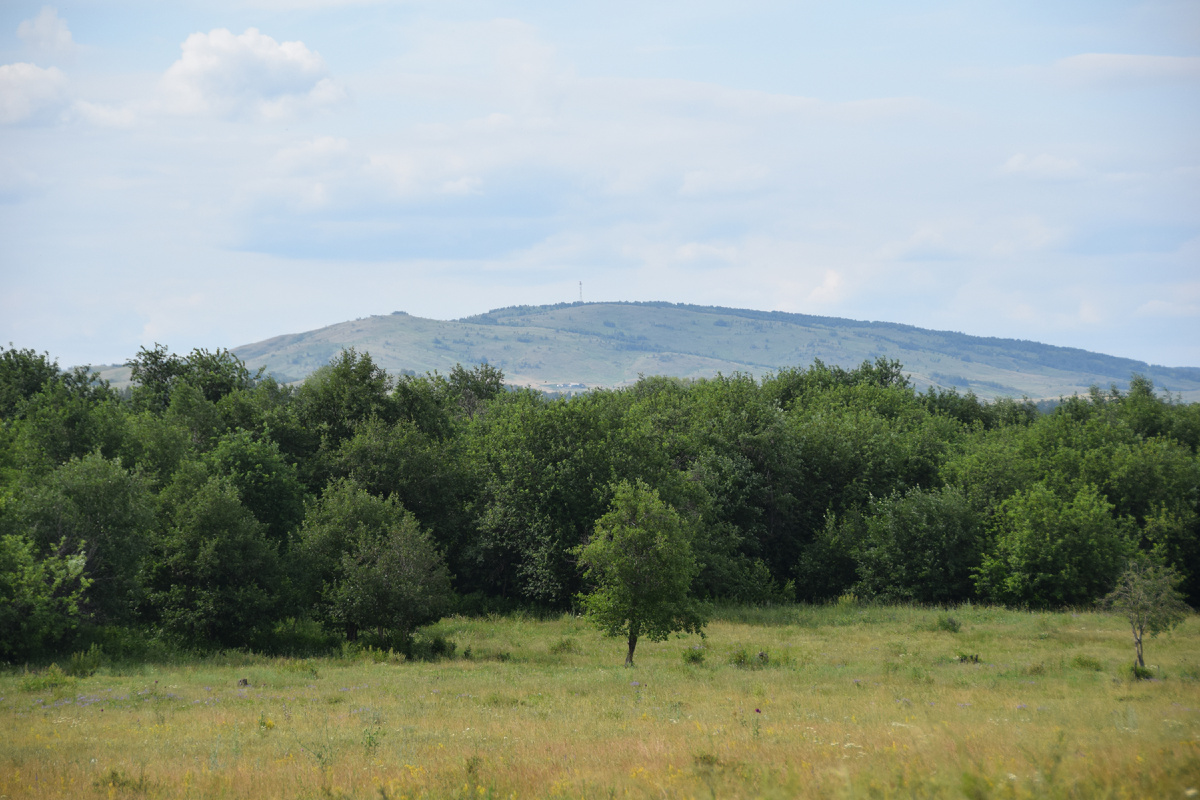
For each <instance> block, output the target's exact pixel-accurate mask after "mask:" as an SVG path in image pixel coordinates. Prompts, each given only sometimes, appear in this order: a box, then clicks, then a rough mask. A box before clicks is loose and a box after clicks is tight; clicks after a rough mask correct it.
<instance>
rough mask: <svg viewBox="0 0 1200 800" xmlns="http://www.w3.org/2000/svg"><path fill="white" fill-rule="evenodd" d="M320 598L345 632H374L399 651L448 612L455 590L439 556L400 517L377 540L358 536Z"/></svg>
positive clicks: (409, 519) (407, 517)
mask: <svg viewBox="0 0 1200 800" xmlns="http://www.w3.org/2000/svg"><path fill="white" fill-rule="evenodd" d="M325 597H326V600H327V602H328V603H329V607H330V616H331V617H332V619H333V620H334V621H335V622H338V623H341V624H342V625H344V626H345V627H346V629H347V630H350V631H358V630H360V629H371V628H373V629H375V631H376V632H377V634H378V635H379V637H380V639H382V640H387V639H390V638H391V637H393V636H394V637H396V638H398V640H399V642H400V644H401V645H404V644H407V643H409V642H410V641H411V640H412V635H413V632H414V631H416V629H417V628H419V627H421V626H422V625H428V624H430V623H431V622H437V621H438V620H439V619H441V618H442V617H443V616H444V615H445V614H446V612H447V611H449V610H450V607H451V605H452V603H453V600H454V590H453V589H452V588H451V586H450V573H449V572H448V571H447V569H446V562H445V561H444V560H443V559H442V556H441V553H439V552H438V551H437V548H436V547H434V544H433V542H432V541H431V540H430V539H429V536H428V534H426V533H425V532H424V531H422V530H421V529H420V526H419V524H418V522H417V518H416V517H414V516H413V515H412V514H408V513H404V516H403V517H402V519H401V520H400V522H399V524H398V525H395V526H394V527H392V528H390V529H389V530H388V531H387V532H386V533H384V534H383V535H382V536H380V535H378V534H376V533H374V532H369V531H368V532H360V534H359V537H358V541H357V542H355V543H354V549H353V550H352V551H351V552H349V553H346V554H345V555H343V556H342V564H341V578H340V579H339V580H338V581H336V582H335V583H333V584H331V585H328V586H327V587H326V589H325Z"/></svg>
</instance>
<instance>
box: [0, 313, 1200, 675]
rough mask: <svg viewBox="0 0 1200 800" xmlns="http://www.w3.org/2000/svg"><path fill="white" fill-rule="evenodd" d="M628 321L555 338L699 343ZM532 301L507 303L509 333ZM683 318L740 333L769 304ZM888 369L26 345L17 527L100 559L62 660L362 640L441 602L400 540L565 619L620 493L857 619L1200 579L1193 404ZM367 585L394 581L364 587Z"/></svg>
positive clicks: (8, 448)
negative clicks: (568, 378)
mask: <svg viewBox="0 0 1200 800" xmlns="http://www.w3.org/2000/svg"><path fill="white" fill-rule="evenodd" d="M622 308H623V307H617V308H616V311H618V312H621V313H615V312H614V316H613V317H612V318H611V319H608V318H605V319H603V320H602V319H600V318H595V319H591V321H590V322H589V321H586V320H584V319H583V316H579V317H576V318H575V319H572V315H573V314H575V313H576V311H577V310H578V309H577V307H576V306H570V305H568V306H563V307H562V308H559V309H556V310H554V311H553V313H554V314H556V315H558V316H557V317H556V319H558V321H559V322H561V323H562V324H563V325H564V326H566V328H564V329H563V330H564V332H565V331H566V329H567V328H570V329H571V330H576V329H578V330H580V331H586V332H587V334H588V335H594V336H599V337H603V339H604V341H605V342H607V343H609V344H611V345H612V346H614V347H618V348H623V349H638V348H642V347H644V346H645V345H644V344H643V343H644V341H646V340H644V339H643V338H642V337H643V336H646V337H648V338H652V337H653V336H658V335H662V336H670V337H675V339H677V340H678V341H679V342H680V343H682V342H684V341H689V340H691V339H692V338H694V336H693V334H694V331H688V330H683V329H680V330H675V329H671V330H668V328H669V327H670V326H666V327H661V326H660V327H656V328H655V327H653V326H648V325H644V324H642V323H635V317H636V316H637V315H636V314H634V313H633V311H630V313H629V314H625V313H624V312H623V311H622ZM521 313H525V312H518V311H513V312H512V313H509V312H503V313H498V314H497V315H496V316H495V318H494V320H493V321H494V322H495V323H496V324H495V325H493V326H492V328H489V331H492V330H494V331H495V332H496V333H497V334H499V335H501V337H502V339H501V340H497V341H502V340H503V337H504V336H507V335H508V333H510V332H513V331H519V330H520V328H519V325H518V323H520V321H521V320H520V315H521ZM686 314H687V315H688V318H689V319H690V320H691V321H692V322H695V323H696V327H697V328H700V327H704V326H707V327H713V326H714V323H721V325H718V326H717V328H719V329H720V330H721V335H722V336H725V337H728V336H729V334H730V333H732V332H734V331H735V330H737V329H738V328H739V327H744V328H747V329H750V328H753V329H755V330H760V329H761V330H765V326H768V325H772V324H775V323H777V322H778V321H779V319H777V318H776V317H775V316H771V315H765V316H764V315H759V316H754V315H750V316H736V315H735V316H730V315H728V314H725V313H724V312H720V311H719V310H715V309H687V310H686ZM514 315H515V316H514ZM585 316H586V315H585ZM789 319H790V318H789ZM602 322H607V323H608V324H607V325H605V324H602ZM509 323H513V325H509ZM689 327H690V326H689ZM835 327H836V326H835ZM652 328H653V330H652ZM830 333H831V334H833V333H835V331H833V329H830ZM951 338H953V337H951ZM487 341H489V342H491V341H492V340H491V339H490V338H489V339H487ZM906 341H907V339H906ZM481 343H482V340H481ZM471 344H472V346H474V342H472V343H471ZM489 346H490V345H489ZM497 346H499V345H497ZM319 352H324V353H328V352H331V351H330V350H328V349H325V348H324V346H323V345H322V347H321V349H320V350H319ZM480 352H481V354H482V350H480ZM309 357H312V356H309V355H306V356H305V358H309ZM1031 357H1032V356H1031ZM871 358H872V359H874V360H869V361H863V362H861V363H860V364H859V365H858V366H851V364H852V363H853V362H851V361H847V360H842V361H839V362H837V363H828V364H827V363H823V362H821V361H819V360H818V361H814V362H813V363H812V364H811V365H809V366H806V367H805V366H799V367H791V368H784V369H781V370H780V371H779V372H778V373H776V374H774V375H769V376H767V377H766V378H764V379H762V380H756V379H755V378H754V377H752V376H751V375H748V374H743V373H733V374H730V375H717V376H716V377H714V378H706V379H679V378H669V377H663V376H652V377H643V378H641V379H639V380H638V381H637V382H636V383H635V384H633V385H631V386H629V387H628V388H624V389H620V390H611V391H610V390H592V391H588V392H585V393H581V394H578V395H576V396H572V397H569V398H568V397H564V398H559V399H556V400H551V399H548V398H547V397H546V396H544V395H541V394H539V393H537V392H533V391H530V390H513V389H512V387H507V386H505V384H504V380H505V377H504V374H503V373H502V372H501V371H500V369H498V368H497V367H495V366H493V365H492V364H489V363H487V362H483V363H478V364H475V365H474V366H463V365H458V366H456V367H455V368H454V369H453V370H451V372H450V374H449V375H439V374H437V373H436V372H435V373H432V374H425V375H422V376H418V375H416V374H415V373H411V372H406V374H404V375H402V376H392V375H389V374H388V373H387V372H386V371H384V370H383V369H382V368H380V366H379V365H378V364H377V363H376V362H375V361H374V360H373V359H372V357H371V356H370V355H369V354H368V353H366V352H365V351H362V350H358V351H356V350H353V349H348V350H344V351H341V352H339V353H337V355H335V356H334V357H333V358H332V359H330V361H329V363H327V364H325V366H324V367H323V368H321V369H320V370H318V371H317V373H315V374H314V375H312V376H311V377H310V378H309V379H308V380H307V381H305V382H304V384H303V385H301V386H299V387H298V388H293V387H291V386H287V385H282V384H280V383H278V382H277V381H275V380H273V379H271V378H269V377H263V376H262V374H261V372H260V373H259V374H251V371H250V370H249V369H247V368H246V366H245V364H244V363H242V362H241V360H240V359H238V358H237V357H235V356H234V355H233V354H231V353H229V352H228V351H223V350H217V351H215V352H209V351H206V350H194V351H192V352H191V353H190V354H188V355H182V356H181V355H175V354H172V353H171V352H170V351H169V350H168V349H167V348H166V347H165V346H163V345H157V344H156V345H155V346H154V347H153V348H143V349H142V351H141V352H140V353H139V354H138V355H137V356H136V357H135V358H134V359H131V361H130V362H129V363H130V367H131V372H133V373H134V377H135V386H134V387H133V389H132V390H123V391H122V392H114V391H113V390H112V389H111V387H110V386H108V385H107V384H106V383H105V382H104V381H102V380H100V379H99V378H98V376H97V375H95V374H94V373H92V372H91V371H90V370H88V369H86V368H76V369H72V370H68V371H61V370H59V369H58V367H57V365H56V364H55V363H54V362H53V361H52V359H50V357H49V356H48V355H39V354H37V353H35V352H33V351H27V350H17V349H14V348H12V347H11V346H10V348H9V349H7V350H3V349H0V535H6V536H16V537H17V539H16V540H13V541H19V542H22V543H25V544H23V545H22V547H24V546H25V545H28V546H30V547H32V550H31V551H30V557H31V558H32V559H33V564H35V565H43V566H45V565H52V564H54V563H56V562H55V561H54V559H59V558H65V557H68V556H70V555H71V554H76V553H81V554H82V556H83V557H84V562H83V568H82V569H83V571H82V572H81V573H80V575H79V576H78V577H79V579H80V582H83V581H85V580H86V581H89V582H90V586H89V587H88V589H87V591H86V592H85V593H83V594H81V595H80V597H79V602H78V607H77V609H76V610H75V611H73V612H71V613H70V614H67V615H66V616H67V618H69V619H71V620H74V622H71V623H70V624H72V625H73V624H78V625H79V626H80V630H79V632H78V636H77V637H75V641H72V636H71V635H70V633H71V629H70V625H68V628H67V629H65V632H64V633H63V634H62V635H57V634H56V635H55V636H49V637H48V638H46V637H43V638H44V642H45V643H44V647H45V648H48V649H49V650H50V651H56V648H57V649H61V648H68V647H73V646H79V647H82V646H85V645H86V644H88V643H90V642H92V641H96V642H98V643H102V644H103V646H104V648H105V652H108V653H114V654H118V653H127V654H128V653H133V652H135V651H136V652H149V651H148V650H147V648H148V647H150V646H153V647H163V646H167V645H165V644H164V643H163V640H161V639H155V638H154V637H155V636H156V634H158V633H165V634H167V635H168V638H171V639H173V640H175V641H183V640H189V641H193V642H195V643H196V644H198V645H200V646H227V645H228V644H231V643H237V644H239V645H245V644H254V645H255V646H263V647H272V648H277V649H281V650H288V649H289V648H291V649H296V648H309V650H311V649H312V648H314V647H315V648H320V647H322V646H325V645H326V644H328V643H329V642H331V641H335V640H337V639H339V638H343V637H346V636H354V635H356V633H357V631H358V630H359V629H360V628H361V629H362V630H363V631H364V632H369V631H372V630H373V631H376V633H379V632H380V631H382V632H383V637H384V638H390V639H402V638H404V636H407V635H408V634H407V633H405V631H408V630H409V629H411V627H412V626H413V625H415V624H417V623H416V622H410V621H405V619H403V618H402V615H400V612H397V611H396V610H395V609H396V608H397V607H398V606H397V604H399V603H403V604H408V605H410V606H414V605H415V606H420V604H421V602H423V601H420V602H418V600H414V599H413V598H412V597H409V598H407V599H405V598H400V599H397V598H394V597H390V596H389V592H390V591H392V589H393V588H397V590H398V588H403V587H393V586H391V585H390V584H387V582H386V581H385V580H384V579H383V578H382V577H380V576H381V575H382V572H381V571H383V570H386V569H390V567H389V566H388V565H389V564H391V563H392V562H391V561H389V559H392V561H394V560H395V559H397V558H400V555H398V554H400V553H408V552H409V551H408V550H405V549H404V548H417V549H418V550H421V551H422V552H425V553H426V556H428V557H429V558H430V559H432V561H431V562H430V563H431V564H433V565H434V566H432V567H431V569H432V571H433V572H434V573H437V574H438V575H442V574H450V575H452V576H453V577H452V578H449V579H448V580H449V581H450V582H452V584H453V587H454V588H455V589H456V590H457V591H458V597H460V598H461V599H459V600H456V601H455V605H456V608H457V609H458V610H459V611H463V612H465V611H468V610H469V611H473V612H478V613H487V612H492V611H497V610H506V611H511V610H514V609H522V608H523V609H526V610H534V611H536V612H538V613H541V612H544V611H547V610H552V611H555V612H560V611H563V610H566V609H567V608H570V607H571V606H572V603H573V602H574V598H575V597H576V596H577V595H578V594H579V593H580V592H581V591H584V590H590V589H591V588H597V587H599V585H600V583H601V581H599V579H598V578H597V577H595V576H592V577H589V578H587V579H585V578H584V577H583V574H582V573H581V570H580V563H579V560H578V559H579V555H580V553H581V552H582V549H583V546H584V545H586V543H588V542H589V541H590V540H594V538H595V533H596V527H595V526H596V522H597V521H598V520H601V519H603V518H606V517H608V516H609V515H610V514H614V513H616V506H614V505H613V500H614V493H615V492H616V491H617V488H618V487H620V486H623V485H624V486H626V487H637V488H640V489H641V490H644V491H646V492H653V493H655V494H656V496H657V500H658V502H660V503H661V504H662V505H663V507H664V508H666V509H673V511H672V512H671V513H673V514H675V517H673V519H677V521H678V522H679V524H680V525H682V528H683V529H684V531H685V534H684V535H683V539H685V540H686V542H687V551H688V553H690V556H689V558H688V559H687V563H688V567H687V569H685V570H684V574H685V575H688V576H690V578H688V580H686V581H685V582H686V584H687V586H686V592H684V593H683V594H680V595H679V597H682V598H687V597H688V596H689V595H690V596H693V597H697V598H703V599H705V600H710V599H711V600H718V601H728V600H739V601H745V602H753V603H758V604H762V605H764V606H772V605H775V604H778V603H779V602H781V601H785V600H790V599H792V598H800V599H804V600H809V601H832V600H835V599H837V598H841V597H844V598H847V605H846V606H845V608H846V609H855V610H856V612H861V613H864V614H865V613H875V611H874V609H875V608H876V606H875V605H873V604H863V603H859V602H858V599H857V598H859V597H862V598H864V599H872V600H874V599H881V598H882V599H892V600H899V601H904V602H913V603H931V604H953V603H959V602H962V601H964V600H969V599H982V600H987V601H993V602H1003V603H1008V604H1011V605H1014V606H1023V607H1035V608H1056V607H1062V606H1063V605H1076V606H1085V605H1087V604H1090V603H1092V602H1094V601H1096V600H1097V599H1099V598H1100V597H1102V596H1103V595H1104V594H1105V593H1106V592H1108V591H1109V590H1110V589H1111V588H1112V586H1113V584H1114V582H1115V580H1116V577H1117V574H1118V573H1119V572H1120V570H1121V569H1122V568H1123V566H1124V563H1125V561H1126V560H1127V559H1128V558H1129V557H1130V556H1131V555H1135V554H1140V555H1144V556H1147V557H1150V558H1153V559H1156V560H1158V561H1160V562H1162V563H1163V564H1164V565H1166V566H1170V567H1171V568H1173V569H1174V570H1175V571H1176V573H1177V574H1178V575H1179V576H1180V578H1181V581H1182V582H1181V583H1180V588H1181V591H1182V592H1183V593H1184V597H1185V600H1190V601H1191V602H1193V603H1194V602H1196V599H1197V598H1198V597H1200V570H1198V569H1197V567H1196V564H1197V563H1200V455H1198V450H1200V404H1185V403H1182V402H1180V401H1178V400H1177V399H1173V398H1172V397H1171V396H1170V395H1169V394H1166V393H1161V392H1157V391H1156V390H1155V387H1154V384H1153V383H1152V382H1151V381H1150V380H1149V378H1146V377H1143V376H1136V375H1135V376H1134V377H1133V379H1132V380H1130V382H1129V385H1128V389H1125V388H1119V387H1115V386H1114V387H1111V388H1109V389H1104V390H1102V389H1100V388H1095V389H1093V390H1092V391H1089V392H1087V393H1085V394H1083V395H1079V396H1074V397H1070V398H1065V399H1063V400H1062V401H1061V402H1060V403H1059V404H1058V405H1057V407H1053V408H1052V410H1050V408H1051V407H1047V408H1048V413H1040V412H1039V411H1038V410H1037V409H1038V407H1037V406H1034V405H1033V404H1032V403H1030V402H1029V401H1024V400H1021V401H1018V400H1008V401H994V402H986V401H983V400H981V399H980V398H979V397H978V396H976V395H974V394H972V393H971V392H967V393H965V394H960V393H958V392H957V391H955V390H946V389H936V388H935V389H929V390H927V391H925V392H924V393H920V394H918V393H917V392H916V391H915V390H914V388H913V386H912V385H911V383H910V380H909V378H908V377H907V376H906V374H905V372H904V369H903V368H902V366H901V365H900V364H899V362H897V361H894V360H890V359H888V358H875V356H874V355H872V356H871ZM947 369H951V367H947ZM953 369H961V367H958V366H956V367H953ZM1157 370H1158V368H1155V375H1160V374H1161V375H1164V376H1165V375H1166V373H1162V372H1159V371H1157ZM926 374H928V373H927V372H926ZM1171 374H1172V375H1174V374H1175V373H1171ZM935 377H936V376H935ZM1172 380H1174V378H1172ZM976 391H980V389H979V388H978V387H977V388H976ZM623 491H624V490H623ZM664 513H665V512H664ZM668 516H669V515H668ZM672 524H674V523H672ZM399 531H405V532H406V533H405V534H404V535H401V534H400V533H398V532H399ZM84 543H86V544H84ZM18 549H20V548H18ZM14 552H16V551H15V550H14ZM429 552H433V553H435V554H436V558H434V557H433V556H431V555H429ZM18 560H19V559H18ZM22 563H24V562H23V561H22ZM584 566H585V567H586V566H587V565H586V564H584ZM693 567H694V568H695V572H694V573H693V572H692V568H693ZM47 568H48V567H47ZM46 574H49V573H46ZM596 574H597V575H599V573H596ZM14 580H15V579H14ZM47 580H49V579H47ZM352 580H353V581H358V582H359V583H360V584H361V585H364V586H365V585H368V584H370V585H372V586H374V587H376V588H375V589H372V591H371V592H369V593H365V594H364V596H363V597H359V596H358V595H357V594H354V592H353V591H352V590H351V589H350V588H348V587H350V586H351V581H352ZM413 581H416V584H417V585H420V581H419V580H417V579H416V578H414V579H412V581H406V585H407V584H411V583H412V582H413ZM434 582H435V583H436V584H437V589H436V591H434V590H431V591H430V594H431V596H442V595H443V594H444V591H443V590H445V588H446V584H445V583H444V582H442V580H441V578H440V577H439V578H437V579H436V580H435V581H434ZM682 583H683V582H681V584H680V585H682ZM385 584H386V585H385ZM239 592H241V593H244V596H243V595H240V594H239ZM339 592H341V594H340V595H339ZM598 596H599V595H598ZM689 602H691V601H689ZM372 603H374V604H375V605H374V606H372V605H371V604H372ZM389 603H391V604H392V605H390V606H389ZM380 609H383V610H380ZM388 609H391V610H388ZM432 613H433V612H432V611H431V612H429V613H428V614H424V613H419V614H416V615H415V616H416V617H428V616H429V614H432ZM764 613H765V611H764ZM381 619H382V620H383V621H382V622H380V621H379V620H381ZM396 620H399V621H396ZM322 623H323V624H324V625H325V626H326V627H325V628H321V625H322ZM301 629H303V631H305V633H304V634H303V635H301V634H300V633H297V631H300V630H301ZM289 630H290V631H292V633H288V631H289ZM626 635H627V634H626ZM129 643H134V644H137V643H140V644H137V646H136V647H135V646H134V645H132V644H129ZM147 643H154V644H153V645H151V644H147ZM323 643H324V644H323ZM127 645H128V646H127ZM39 646H41V645H39ZM139 648H140V649H139ZM306 652H307V651H306ZM114 657H116V656H114Z"/></svg>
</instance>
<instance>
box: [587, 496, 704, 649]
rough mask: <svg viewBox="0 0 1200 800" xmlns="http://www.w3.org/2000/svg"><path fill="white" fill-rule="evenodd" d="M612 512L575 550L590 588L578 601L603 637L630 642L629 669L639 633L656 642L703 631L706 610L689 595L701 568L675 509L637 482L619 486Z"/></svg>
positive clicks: (611, 507) (601, 519)
mask: <svg viewBox="0 0 1200 800" xmlns="http://www.w3.org/2000/svg"><path fill="white" fill-rule="evenodd" d="M610 509H611V510H610V511H609V512H608V513H607V514H605V515H604V516H603V517H601V518H600V519H598V520H597V521H596V530H595V533H594V534H593V535H592V538H591V540H590V541H589V542H588V543H587V544H586V545H583V546H581V547H578V548H576V549H575V551H574V552H575V554H576V555H577V556H578V558H579V564H580V565H581V566H582V567H583V568H584V578H585V579H587V580H588V581H589V582H591V583H592V584H593V585H594V587H595V588H593V589H592V591H591V592H589V593H587V594H581V595H580V596H579V600H580V602H581V603H582V604H583V607H584V609H585V612H586V614H587V617H588V618H589V619H590V620H591V621H592V622H593V623H594V624H595V625H596V627H598V628H599V629H600V630H601V631H603V633H604V634H605V635H606V636H624V637H626V638H627V639H628V641H629V653H628V655H626V656H625V666H627V667H632V666H633V651H634V648H635V647H637V643H638V638H639V637H642V636H645V637H647V638H649V639H650V641H652V642H661V641H663V640H664V639H666V638H667V637H668V636H670V635H671V634H672V633H675V632H681V633H684V632H687V633H702V631H703V628H704V624H705V623H706V622H707V612H706V609H705V607H704V605H703V604H701V603H700V602H698V601H697V600H695V599H694V598H692V597H690V596H689V593H690V591H691V584H692V580H693V579H694V578H695V577H696V575H697V573H699V571H700V565H699V564H697V563H696V557H695V556H694V555H693V554H692V544H691V536H690V531H689V529H688V525H687V523H686V522H685V521H684V520H683V519H682V518H681V517H680V516H679V514H678V513H677V512H676V511H675V509H673V508H671V507H670V506H669V505H667V504H666V503H664V502H663V501H662V500H661V499H659V497H658V492H657V491H655V490H654V489H651V488H649V487H648V486H646V484H644V483H642V482H641V481H638V482H637V483H636V484H630V483H629V482H627V481H622V482H621V483H620V484H618V485H617V487H616V492H615V494H614V497H613V500H612V505H611V506H610Z"/></svg>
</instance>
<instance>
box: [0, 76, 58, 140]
mask: <svg viewBox="0 0 1200 800" xmlns="http://www.w3.org/2000/svg"><path fill="white" fill-rule="evenodd" d="M66 101H67V79H66V77H65V76H64V75H63V74H62V72H60V71H59V70H58V69H56V68H54V67H50V68H49V69H43V68H42V67H39V66H37V65H35V64H25V63H18V64H3V65H0V125H12V124H15V123H18V122H40V121H48V120H50V119H52V118H53V117H54V115H55V113H56V112H58V111H61V110H62V109H63V107H64V106H65V104H66Z"/></svg>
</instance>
